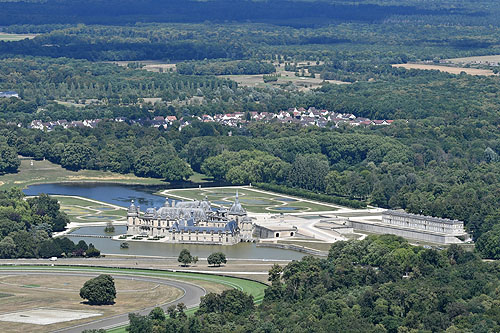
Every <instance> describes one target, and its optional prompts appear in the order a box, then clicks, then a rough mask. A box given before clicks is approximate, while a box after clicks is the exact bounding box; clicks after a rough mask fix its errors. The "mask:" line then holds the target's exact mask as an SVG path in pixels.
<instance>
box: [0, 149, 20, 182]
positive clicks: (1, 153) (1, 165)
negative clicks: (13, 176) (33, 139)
mask: <svg viewBox="0 0 500 333" xmlns="http://www.w3.org/2000/svg"><path fill="white" fill-rule="evenodd" d="M20 165H21V161H19V158H18V157H17V152H16V150H15V149H14V148H11V147H9V146H8V145H6V144H5V143H0V175H2V174H4V173H13V172H17V169H18V168H19V166H20Z"/></svg>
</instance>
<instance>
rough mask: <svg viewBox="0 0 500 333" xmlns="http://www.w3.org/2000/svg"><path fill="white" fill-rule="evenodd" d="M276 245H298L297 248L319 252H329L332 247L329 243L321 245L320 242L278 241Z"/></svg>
mask: <svg viewBox="0 0 500 333" xmlns="http://www.w3.org/2000/svg"><path fill="white" fill-rule="evenodd" d="M278 243H281V244H292V245H298V246H303V247H308V248H310V249H315V250H319V251H329V250H330V248H331V247H332V244H331V243H321V242H300V241H296V240H290V241H288V240H279V241H278Z"/></svg>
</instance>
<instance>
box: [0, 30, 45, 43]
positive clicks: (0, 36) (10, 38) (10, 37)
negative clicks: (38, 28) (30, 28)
mask: <svg viewBox="0 0 500 333" xmlns="http://www.w3.org/2000/svg"><path fill="white" fill-rule="evenodd" d="M35 37H36V35H34V34H9V33H5V32H0V41H4V42H15V41H18V40H23V39H26V38H28V39H32V38H35Z"/></svg>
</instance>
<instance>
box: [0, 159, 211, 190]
mask: <svg viewBox="0 0 500 333" xmlns="http://www.w3.org/2000/svg"><path fill="white" fill-rule="evenodd" d="M209 181H210V180H209V179H207V178H206V177H205V175H203V174H199V173H195V174H194V175H192V176H191V177H190V178H189V180H188V182H191V183H193V184H198V183H206V182H209ZM56 183H112V184H125V185H164V186H169V185H171V184H170V183H168V182H166V181H164V180H162V179H156V178H144V177H137V176H135V175H134V174H120V173H116V172H110V171H99V170H80V171H71V170H66V169H64V168H62V167H61V166H60V165H57V164H54V163H51V162H49V161H47V160H43V161H35V160H31V159H29V158H25V157H23V158H22V159H21V165H20V167H19V172H17V173H10V174H5V175H2V176H0V190H8V189H10V188H13V187H18V188H21V189H25V188H27V187H28V186H30V185H35V184H56Z"/></svg>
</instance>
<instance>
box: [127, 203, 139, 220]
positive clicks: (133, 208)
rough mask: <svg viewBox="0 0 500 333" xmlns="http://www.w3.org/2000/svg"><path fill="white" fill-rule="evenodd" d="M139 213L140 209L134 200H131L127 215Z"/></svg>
mask: <svg viewBox="0 0 500 333" xmlns="http://www.w3.org/2000/svg"><path fill="white" fill-rule="evenodd" d="M137 215H139V210H138V209H137V207H136V206H135V205H134V200H132V201H131V202H130V206H129V207H128V211H127V216H137Z"/></svg>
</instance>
